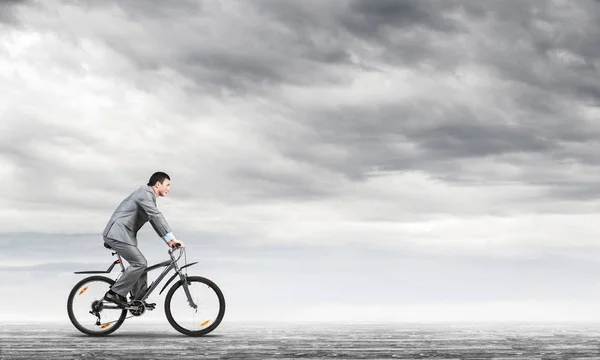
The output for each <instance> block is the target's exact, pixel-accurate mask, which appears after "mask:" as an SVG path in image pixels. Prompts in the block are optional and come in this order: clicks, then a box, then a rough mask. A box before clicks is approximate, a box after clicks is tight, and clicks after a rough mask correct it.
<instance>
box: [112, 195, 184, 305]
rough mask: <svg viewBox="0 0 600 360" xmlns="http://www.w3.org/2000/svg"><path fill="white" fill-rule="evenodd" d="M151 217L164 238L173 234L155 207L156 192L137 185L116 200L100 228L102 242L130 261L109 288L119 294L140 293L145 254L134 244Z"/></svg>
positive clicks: (144, 277) (137, 295)
mask: <svg viewBox="0 0 600 360" xmlns="http://www.w3.org/2000/svg"><path fill="white" fill-rule="evenodd" d="M148 221H150V224H152V227H153V228H154V230H155V231H156V233H157V234H158V235H159V236H160V237H161V238H162V239H163V240H164V241H165V242H167V241H168V240H170V239H171V238H174V237H173V234H172V233H171V228H170V227H169V224H167V221H166V220H165V218H164V217H163V215H162V214H161V212H160V211H159V210H158V208H157V207H156V194H155V193H154V190H152V187H151V186H140V188H139V189H137V190H136V191H134V192H133V193H132V194H131V195H129V196H128V197H127V198H125V200H123V201H122V202H121V204H119V206H118V207H117V209H116V210H115V212H114V213H113V215H112V216H111V217H110V220H109V221H108V223H107V224H106V228H105V229H104V231H103V232H102V235H103V237H104V242H106V243H107V244H108V245H110V246H111V247H112V248H113V249H114V250H115V251H116V252H117V253H118V254H119V255H121V256H122V257H123V258H124V259H125V260H127V262H128V263H129V267H127V269H125V271H124V272H123V275H122V276H121V277H120V278H119V279H118V280H117V281H116V282H115V284H114V285H113V286H112V287H111V289H112V290H113V291H114V292H116V293H117V294H120V295H122V296H125V297H126V296H127V293H128V292H129V291H131V292H132V296H133V298H134V299H138V298H141V297H142V294H143V292H144V291H145V290H146V286H147V282H148V276H147V274H146V273H145V271H144V270H145V269H146V266H147V265H148V264H147V262H146V258H145V257H144V255H143V254H142V252H141V251H140V250H139V249H138V248H137V245H138V241H137V232H138V231H139V230H140V228H141V227H142V226H144V224H145V223H146V222H148Z"/></svg>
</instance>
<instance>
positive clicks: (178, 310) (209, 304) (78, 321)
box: [67, 243, 225, 336]
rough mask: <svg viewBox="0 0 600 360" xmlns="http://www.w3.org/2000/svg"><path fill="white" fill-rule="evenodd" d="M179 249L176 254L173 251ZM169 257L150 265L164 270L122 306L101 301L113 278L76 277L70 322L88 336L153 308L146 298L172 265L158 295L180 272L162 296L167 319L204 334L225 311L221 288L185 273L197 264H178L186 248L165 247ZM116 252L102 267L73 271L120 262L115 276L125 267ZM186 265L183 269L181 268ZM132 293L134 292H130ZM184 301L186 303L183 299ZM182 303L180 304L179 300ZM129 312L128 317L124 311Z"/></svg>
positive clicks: (192, 333)
mask: <svg viewBox="0 0 600 360" xmlns="http://www.w3.org/2000/svg"><path fill="white" fill-rule="evenodd" d="M104 247H106V248H107V249H109V250H110V251H111V252H112V250H113V249H112V248H111V247H110V246H109V245H108V244H106V243H104ZM176 251H179V256H178V257H177V258H175V256H174V255H173V254H174V253H175V252H176ZM168 253H169V256H170V258H171V260H167V261H163V262H161V263H158V264H155V265H152V266H149V267H147V268H146V272H149V271H152V270H156V269H159V268H162V267H165V269H164V270H163V272H162V273H161V274H160V275H159V276H158V277H157V278H156V280H154V281H153V282H152V284H151V285H150V286H149V287H147V289H146V291H145V293H144V295H143V297H142V298H141V299H136V300H133V301H131V302H129V303H128V304H127V306H125V307H122V306H118V305H116V304H113V303H111V302H107V301H104V300H103V298H104V294H105V293H106V292H107V291H108V289H109V288H110V286H112V285H113V284H114V283H115V281H116V279H115V280H113V279H111V278H109V277H106V276H101V275H94V276H90V277H87V278H85V279H83V280H81V281H79V282H78V283H77V284H76V285H75V286H74V287H73V289H72V290H71V292H70V293H69V297H68V299H67V312H68V315H69V319H70V320H71V323H72V324H73V325H74V326H75V328H77V329H78V330H79V331H81V332H82V333H84V334H87V335H90V336H105V335H108V334H111V333H112V332H114V331H116V330H117V329H118V328H119V327H120V326H121V325H122V324H123V322H124V321H125V320H126V319H129V318H131V317H137V316H141V315H143V314H144V313H145V312H146V311H147V310H148V311H151V310H154V307H148V308H146V306H145V300H146V299H147V298H148V297H149V296H150V294H151V293H152V292H153V291H154V290H155V289H156V288H157V287H158V285H159V284H160V282H161V281H162V280H163V279H164V278H165V276H166V275H167V273H168V272H169V271H171V269H174V270H175V274H173V276H171V278H170V279H169V280H168V281H167V283H166V284H165V285H164V286H163V288H162V289H161V291H160V292H159V295H160V294H162V292H163V291H164V290H165V289H166V288H167V286H168V285H169V284H170V283H171V282H172V281H173V280H174V279H175V278H176V277H177V276H179V280H178V281H177V282H175V283H174V284H173V286H172V287H171V288H170V289H169V291H168V292H167V294H166V296H165V303H164V310H165V314H166V316H167V320H168V321H169V323H170V324H171V326H173V328H175V330H177V331H179V332H180V333H182V334H184V335H188V336H203V335H206V334H208V333H210V332H211V331H213V330H214V329H216V328H217V326H219V324H220V323H221V321H222V320H223V316H224V315H225V298H224V296H223V293H222V292H221V289H219V287H218V286H217V285H216V284H215V283H214V282H212V281H211V280H209V279H207V278H205V277H201V276H188V275H187V269H186V268H188V267H189V266H192V265H194V264H197V263H198V262H193V263H190V264H187V256H185V262H186V264H185V265H184V266H182V267H179V265H178V263H177V262H178V261H179V259H181V256H182V255H183V254H185V248H182V247H178V248H172V249H169V250H168ZM115 255H117V257H118V259H117V260H115V261H114V262H113V263H112V264H111V265H110V266H109V268H108V269H107V270H105V271H76V272H75V274H109V273H110V272H111V271H112V270H113V268H114V267H115V266H116V265H117V264H119V265H120V266H121V272H120V273H119V274H118V275H117V278H118V277H119V276H121V275H122V274H123V271H125V266H124V265H123V261H122V259H121V256H120V255H119V254H117V253H116V252H112V256H115ZM183 269H186V271H185V273H184V272H182V270H183ZM130 294H131V296H132V297H133V294H132V293H131V292H130ZM186 301H187V304H185V302H186ZM180 303H182V304H180ZM184 310H188V311H189V310H191V312H192V314H191V315H192V316H191V319H188V318H187V317H184V316H183V315H182V313H183V312H184ZM128 311H129V313H130V314H131V315H130V316H128V317H127V312H128Z"/></svg>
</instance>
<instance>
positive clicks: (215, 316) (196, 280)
mask: <svg viewBox="0 0 600 360" xmlns="http://www.w3.org/2000/svg"><path fill="white" fill-rule="evenodd" d="M187 281H188V288H189V290H190V295H191V296H192V300H193V301H194V303H195V304H196V305H197V306H198V308H197V309H194V308H192V307H191V305H190V304H189V302H188V298H187V295H186V293H185V289H184V287H183V281H181V280H179V281H178V282H177V283H175V284H174V285H173V286H172V287H171V289H170V290H169V292H168V293H167V296H166V298H165V314H166V315H167V320H169V323H170V324H171V326H173V328H175V330H177V331H179V332H180V333H182V334H185V335H188V336H202V335H206V334H208V333H210V332H211V331H213V330H214V329H216V328H217V326H219V324H220V323H221V320H223V316H224V315H225V297H224V296H223V293H222V292H221V289H219V287H218V286H217V285H216V284H215V283H214V282H212V281H210V280H208V279H206V278H203V277H200V276H190V277H188V278H187Z"/></svg>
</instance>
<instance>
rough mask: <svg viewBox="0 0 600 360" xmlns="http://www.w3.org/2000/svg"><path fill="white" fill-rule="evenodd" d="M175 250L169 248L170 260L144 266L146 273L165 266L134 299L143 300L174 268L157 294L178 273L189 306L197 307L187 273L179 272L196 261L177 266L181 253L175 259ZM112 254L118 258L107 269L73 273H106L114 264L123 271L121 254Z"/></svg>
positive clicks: (109, 307) (108, 306) (110, 307)
mask: <svg viewBox="0 0 600 360" xmlns="http://www.w3.org/2000/svg"><path fill="white" fill-rule="evenodd" d="M174 251H175V249H169V251H168V252H169V256H170V257H171V260H166V261H163V262H161V263H158V264H154V265H152V266H149V267H147V268H146V270H145V271H144V272H145V273H148V272H150V271H152V270H156V269H158V268H161V267H165V269H164V270H163V271H162V273H161V274H160V275H158V277H157V278H156V280H154V281H153V282H152V284H150V286H149V287H148V288H146V291H145V292H144V296H143V297H142V298H141V299H136V300H139V301H145V300H146V299H147V298H148V297H149V296H150V294H151V293H152V292H153V291H154V289H156V288H157V287H158V285H159V284H160V282H161V281H162V280H163V279H164V278H165V276H166V275H167V273H169V271H171V270H172V269H174V270H175V274H173V276H171V278H169V280H168V281H167V283H166V284H165V286H163V288H162V289H161V290H160V292H159V295H160V294H162V292H163V291H164V290H165V289H166V288H167V286H168V285H169V284H170V283H171V282H172V281H173V279H175V277H177V275H179V278H180V279H181V281H183V290H184V292H185V295H186V297H187V300H188V303H189V304H190V306H191V307H193V308H194V309H197V308H198V305H196V303H194V300H192V296H191V294H190V290H189V287H188V282H187V281H186V280H187V275H185V274H183V273H182V272H181V270H183V269H185V268H186V267H188V266H192V265H195V264H197V263H198V262H197V261H196V262H193V263H189V264H186V265H184V266H182V267H179V265H178V264H177V261H178V260H179V259H180V258H181V254H180V255H179V257H178V258H177V259H175V257H174V256H173V252H174ZM180 251H185V250H183V249H181V248H180ZM112 255H113V256H114V255H117V256H118V259H117V260H115V261H114V262H113V263H112V264H111V265H110V266H109V267H108V269H106V271H76V272H75V274H108V273H110V272H111V271H112V269H113V268H114V267H115V265H116V264H119V265H121V273H122V272H123V271H125V266H124V265H123V261H122V259H121V255H119V254H117V253H116V252H113V253H112ZM105 308H107V309H112V308H114V309H117V308H118V307H116V306H115V307H113V306H111V305H106V306H105Z"/></svg>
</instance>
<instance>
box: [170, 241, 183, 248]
mask: <svg viewBox="0 0 600 360" xmlns="http://www.w3.org/2000/svg"><path fill="white" fill-rule="evenodd" d="M177 244H179V247H185V246H184V245H183V241H179V240H177V239H173V240H169V242H168V243H167V245H169V247H172V248H176V247H177Z"/></svg>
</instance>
